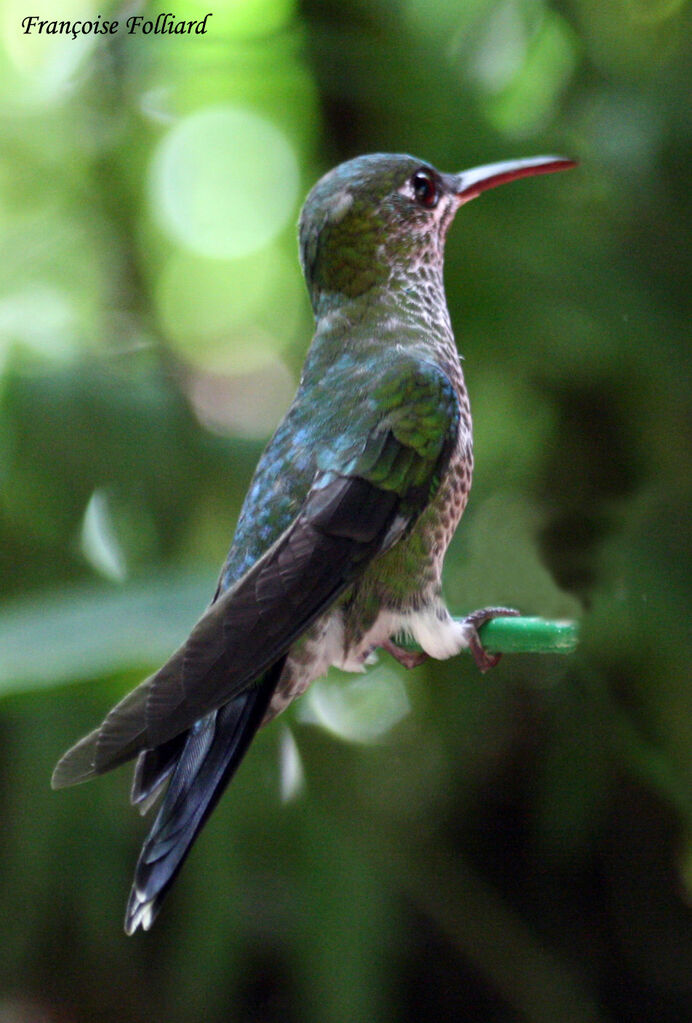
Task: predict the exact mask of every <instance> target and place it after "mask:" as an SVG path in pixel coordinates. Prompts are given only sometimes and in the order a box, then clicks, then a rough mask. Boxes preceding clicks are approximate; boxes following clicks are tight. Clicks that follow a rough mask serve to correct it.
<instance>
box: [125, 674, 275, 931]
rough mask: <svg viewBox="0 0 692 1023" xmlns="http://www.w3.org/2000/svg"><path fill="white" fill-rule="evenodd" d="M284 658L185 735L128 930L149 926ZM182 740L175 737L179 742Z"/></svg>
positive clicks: (146, 852) (139, 874)
mask: <svg viewBox="0 0 692 1023" xmlns="http://www.w3.org/2000/svg"><path fill="white" fill-rule="evenodd" d="M283 665H284V659H283V658H282V659H281V660H279V661H277V663H276V664H274V665H273V666H272V668H271V669H270V670H269V671H268V672H267V673H266V675H265V676H264V677H263V678H262V679H260V681H259V683H257V684H256V685H254V686H253V687H252V688H251V689H247V690H246V691H245V692H244V693H241V694H240V695H238V696H236V697H235V698H234V699H233V700H231V701H230V702H229V703H227V704H226V705H225V706H224V707H222V708H221V709H220V710H218V711H215V712H213V713H211V714H208V715H207V716H206V717H205V718H203V719H202V720H200V721H198V722H197V723H196V724H195V725H194V726H193V727H192V728H191V729H190V730H189V732H187V734H186V735H185V736H183V737H180V738H181V740H183V745H182V749H181V750H178V751H177V753H178V755H177V760H176V763H175V765H174V766H173V767H172V770H171V771H170V772H169V773H170V781H169V783H168V788H167V790H166V794H165V796H164V798H163V802H162V804H161V807H160V809H159V812H158V814H157V817H156V820H155V821H154V824H153V826H152V829H151V831H150V833H149V835H148V837H147V839H146V841H145V843H144V845H143V847H142V851H141V853H140V856H139V860H138V861H137V866H136V868H135V877H134V882H133V885H132V891H131V892H130V898H129V901H128V904H127V911H126V914H125V930H126V932H127V933H128V934H132V933H133V931H135V930H136V929H137V928H138V927H140V926H141V927H142V928H143V929H144V930H148V929H149V927H150V926H151V924H152V923H153V921H154V919H155V918H156V915H157V914H158V912H159V909H160V908H161V903H162V902H163V899H164V897H165V895H166V892H167V891H168V889H169V888H170V887H171V885H172V884H173V881H174V880H175V878H176V877H177V875H178V872H179V870H180V868H181V867H182V865H183V863H184V862H185V859H186V857H187V855H188V853H189V852H190V850H191V848H192V845H193V843H194V841H195V839H196V837H197V835H198V834H199V832H200V831H201V829H202V827H203V826H204V824H205V822H206V820H207V818H208V817H209V815H210V813H211V812H212V810H213V809H214V807H215V806H216V804H217V802H218V801H219V798H220V797H221V795H222V793H223V791H224V789H225V788H226V786H227V785H228V783H229V782H230V780H231V778H232V777H233V775H234V774H235V771H236V769H237V767H238V765H239V763H240V761H241V760H242V758H243V756H244V754H245V752H246V750H247V748H248V746H249V745H250V742H251V740H252V738H253V737H254V735H255V732H256V731H257V729H258V728H259V726H260V724H261V723H262V718H263V717H264V714H265V712H266V710H267V707H268V705H269V701H270V700H271V697H272V693H273V692H274V690H275V688H276V683H277V681H278V678H279V675H280V674H281V671H282V669H283ZM176 742H178V740H174V743H176Z"/></svg>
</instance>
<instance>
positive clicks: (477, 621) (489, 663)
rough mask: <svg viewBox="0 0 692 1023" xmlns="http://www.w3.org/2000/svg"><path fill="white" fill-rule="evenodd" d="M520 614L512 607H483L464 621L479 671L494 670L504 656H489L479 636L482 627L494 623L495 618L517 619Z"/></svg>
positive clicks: (470, 649)
mask: <svg viewBox="0 0 692 1023" xmlns="http://www.w3.org/2000/svg"><path fill="white" fill-rule="evenodd" d="M518 614H519V612H518V611H516V610H515V609H514V608H512V607H483V608H480V609H479V610H478V611H472V612H471V614H470V615H466V617H465V618H464V619H463V622H464V625H466V626H467V627H468V632H469V637H468V644H469V651H470V653H471V656H472V657H473V659H474V661H475V662H476V664H477V666H478V669H479V671H482V672H486V671H489V670H490V668H494V667H495V665H496V664H497V662H498V661H499V660H500V658H501V657H502V654H489V653H488V651H487V650H486V649H485V647H484V646H483V644H482V643H481V638H480V636H479V635H478V630H479V628H480V627H481V625H484V624H485V623H486V622H490V621H492V620H493V618H516V617H517V615H518Z"/></svg>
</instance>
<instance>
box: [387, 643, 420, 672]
mask: <svg viewBox="0 0 692 1023" xmlns="http://www.w3.org/2000/svg"><path fill="white" fill-rule="evenodd" d="M381 645H382V649H383V650H386V651H387V653H388V654H391V655H392V657H393V658H394V660H396V661H398V662H399V664H403V666H404V667H405V668H417V667H418V665H419V664H423V662H424V661H427V659H428V654H426V652H425V650H406V649H405V648H404V647H401V646H397V645H396V643H395V642H394V640H392V639H388V640H386V641H385V642H384V643H382V644H381Z"/></svg>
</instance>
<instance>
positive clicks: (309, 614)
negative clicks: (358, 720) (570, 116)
mask: <svg viewBox="0 0 692 1023" xmlns="http://www.w3.org/2000/svg"><path fill="white" fill-rule="evenodd" d="M573 166H574V161H572V160H568V159H565V158H562V157H557V156H538V157H533V158H530V159H520V160H511V161H506V162H502V163H492V164H488V165H485V166H481V167H476V168H473V169H471V170H466V171H463V172H461V173H458V174H448V173H441V172H440V171H438V170H436V169H435V168H434V167H432V166H430V165H429V164H427V163H425V162H423V161H421V160H418V159H416V158H414V157H412V156H407V155H393V154H382V153H377V154H372V155H367V156H360V157H357V158H355V159H352V160H349V161H347V162H346V163H342V164H341V165H339V166H338V167H336V168H335V169H333V170H331V171H330V172H329V173H327V174H326V175H325V176H324V177H322V178H321V179H320V180H319V181H318V182H317V184H316V185H315V186H314V187H313V189H312V190H311V192H310V193H309V195H308V197H307V200H306V202H305V204H304V206H303V209H302V212H301V215H300V221H299V246H300V260H301V265H302V270H303V274H304V277H305V281H306V284H307V288H308V292H309V296H310V301H311V303H312V309H313V312H314V317H315V333H314V336H313V339H312V343H311V345H310V348H309V351H308V354H307V357H306V361H305V364H304V367H303V370H302V374H301V378H300V384H299V387H298V390H297V393H296V395H295V397H294V399H293V402H292V404H291V406H290V408H289V409H288V411H287V413H286V415H285V417H284V419H283V420H282V422H281V423H280V424H279V426H278V428H277V429H276V432H275V433H274V435H273V437H272V439H271V440H270V441H269V444H268V445H267V447H266V449H265V451H264V453H263V455H262V456H261V458H260V460H259V463H258V465H257V468H256V471H255V474H254V476H253V478H252V480H251V483H250V486H249V490H248V493H247V496H246V498H245V501H244V504H243V507H242V510H241V513H240V516H239V519H238V522H237V526H236V530H235V534H234V537H233V541H232V544H231V548H230V551H229V553H228V557H227V559H226V562H225V564H224V565H223V568H222V570H221V575H220V578H219V581H218V585H217V587H216V591H215V593H214V596H213V598H212V600H211V603H210V604H209V606H208V607H207V609H206V610H205V611H204V613H203V614H202V616H201V618H200V619H199V621H198V622H197V624H196V625H195V626H194V628H193V629H192V632H191V633H190V635H189V637H188V638H187V639H186V640H185V642H184V643H183V644H182V646H181V647H179V649H178V650H176V651H175V652H174V653H173V654H172V656H171V657H170V659H169V660H168V661H167V662H166V663H165V664H164V665H163V667H161V668H160V669H159V670H158V671H156V672H155V673H154V674H153V675H151V676H149V677H148V678H147V679H145V680H144V681H143V682H142V683H140V685H139V686H138V687H137V688H136V689H134V690H133V691H132V692H131V693H130V694H129V695H127V696H125V697H124V699H122V700H121V701H120V703H118V704H117V705H116V706H115V707H114V708H113V709H112V710H111V711H110V713H109V714H108V715H107V716H106V718H105V719H104V721H103V723H102V724H101V725H100V726H99V727H98V728H96V729H95V730H94V731H92V732H91V733H89V734H88V735H87V736H85V737H84V738H83V739H81V740H80V741H79V742H78V743H77V744H76V745H75V746H73V747H72V748H71V749H70V750H68V752H67V753H65V754H64V756H63V757H62V759H61V760H60V761H59V763H58V764H57V766H56V768H55V771H54V773H53V779H52V784H53V787H54V788H63V787H64V786H68V785H73V784H75V783H77V782H82V781H86V780H87V779H89V778H92V777H94V776H95V775H100V774H103V773H104V772H106V771H109V770H111V769H112V768H115V767H118V766H119V765H120V764H123V763H125V762H126V761H129V760H134V759H135V758H136V764H135V768H134V778H133V783H132V791H131V801H132V803H133V804H134V805H137V806H139V807H140V809H141V810H142V812H145V811H146V810H148V809H149V807H150V806H152V805H153V804H154V803H155V802H156V801H157V800H159V799H160V806H159V810H158V814H157V816H156V818H155V820H154V823H153V825H152V827H151V831H150V832H149V834H148V837H147V838H146V840H145V842H144V845H143V847H142V850H141V854H140V856H139V860H138V862H137V866H136V869H135V876H134V882H133V885H132V890H131V893H130V897H129V901H128V904H127V911H126V917H125V930H126V932H127V933H128V934H132V933H133V932H134V931H136V930H137V928H139V927H141V928H142V929H143V930H149V928H150V927H151V925H152V923H153V922H154V919H155V918H156V916H157V914H158V912H159V909H160V907H161V903H162V901H163V899H164V896H165V895H166V893H167V892H168V890H169V889H170V887H171V885H172V883H173V881H174V880H175V878H176V876H177V874H178V872H179V870H180V868H181V866H182V864H183V862H184V860H185V859H186V857H187V855H188V853H189V852H190V849H191V848H192V845H193V843H194V841H195V839H196V837H197V835H198V834H199V832H200V830H201V828H202V827H203V825H204V823H205V821H206V820H207V818H208V817H209V815H210V813H211V812H212V810H213V809H214V807H215V806H216V803H217V802H218V800H219V798H220V796H221V795H222V793H223V791H224V789H225V788H226V786H227V785H228V783H229V781H230V780H231V778H232V777H233V775H234V773H235V771H236V769H237V767H238V765H239V763H240V761H241V760H242V758H243V756H244V755H245V753H246V751H247V749H248V746H249V745H250V742H251V741H252V739H253V737H254V735H255V733H256V732H257V730H258V728H259V727H260V726H261V725H262V724H263V723H266V722H268V721H269V720H271V719H272V718H274V717H275V716H276V715H277V714H279V713H280V712H281V711H282V710H284V709H285V708H286V707H287V706H288V704H289V703H291V701H292V700H294V699H295V698H296V697H298V696H300V695H301V694H302V693H303V692H305V690H306V689H307V688H308V686H309V685H310V684H311V682H313V681H314V680H315V679H317V678H319V677H320V676H321V675H323V674H324V673H325V672H326V671H327V669H328V668H329V667H330V666H331V665H335V666H337V667H338V668H341V669H342V670H345V671H354V672H359V671H364V670H365V668H366V665H367V664H368V663H369V662H371V660H372V659H373V655H374V652H375V651H376V650H377V649H378V648H381V649H384V650H385V651H387V652H388V653H389V654H390V655H391V656H393V657H394V658H395V659H396V660H397V661H399V662H400V663H401V664H403V665H405V666H406V667H408V668H411V667H414V666H416V665H417V664H420V663H421V662H422V661H423V660H424V659H425V658H426V657H432V658H438V659H444V658H448V657H452V656H454V655H455V654H457V653H459V652H460V651H461V650H464V649H468V650H469V651H470V652H471V654H472V655H473V657H474V659H475V661H476V664H477V665H478V667H479V668H480V670H481V671H485V670H487V669H488V668H490V667H492V666H493V665H494V664H495V663H496V662H497V660H498V655H497V654H494V655H493V654H491V653H489V652H488V651H486V650H485V649H484V647H483V645H482V643H481V640H480V637H479V632H478V630H479V627H480V626H481V625H482V624H483V623H484V622H486V621H488V620H490V619H492V618H496V617H499V616H505V615H514V614H518V612H517V611H515V610H513V609H511V608H504V607H488V608H482V609H480V610H478V611H474V612H473V613H471V614H469V615H467V616H466V617H465V618H461V619H458V618H453V617H452V615H451V614H450V612H449V611H448V609H447V606H446V604H445V602H444V598H443V595H442V586H441V578H442V565H443V559H444V555H445V551H446V549H447V546H448V544H449V542H450V540H451V538H452V535H453V533H454V531H455V529H456V526H457V524H458V522H459V519H460V518H461V515H462V512H463V511H464V508H465V506H466V502H467V499H468V495H469V491H470V488H471V475H472V470H473V443H472V432H471V411H470V405H469V398H468V394H467V390H466V386H465V383H464V376H463V373H462V368H461V361H460V356H459V354H458V351H457V347H456V344H455V340H454V334H453V331H452V326H451V322H450V317H449V313H448V310H447V301H446V298H445V290H444V283H443V261H444V244H445V237H446V234H447V230H448V228H449V226H450V224H451V223H452V220H453V218H454V216H455V214H456V212H457V210H458V209H459V207H460V206H462V205H464V203H466V202H468V201H469V200H471V199H473V198H475V197H476V196H478V195H480V193H481V192H484V191H486V190H487V189H490V188H494V187H496V186H497V185H501V184H504V183H506V182H510V181H514V180H515V179H517V178H522V177H526V176H529V175H534V174H547V173H551V172H553V171H560V170H565V169H568V168H570V167H573ZM402 637H409V638H413V639H414V640H415V641H416V642H417V643H418V645H419V646H420V650H419V651H412V650H411V649H407V648H406V647H405V646H404V645H402V642H403V641H402Z"/></svg>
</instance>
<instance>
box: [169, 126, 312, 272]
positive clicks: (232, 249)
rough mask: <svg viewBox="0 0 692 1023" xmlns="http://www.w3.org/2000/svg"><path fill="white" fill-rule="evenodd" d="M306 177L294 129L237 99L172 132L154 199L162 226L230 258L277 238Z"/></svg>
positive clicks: (206, 251) (203, 251)
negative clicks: (291, 137)
mask: <svg viewBox="0 0 692 1023" xmlns="http://www.w3.org/2000/svg"><path fill="white" fill-rule="evenodd" d="M298 184H299V173H298V163H297V160H296V157H295V154H294V152H293V149H292V148H291V145H290V143H289V141H288V140H287V138H286V136H285V135H284V134H283V133H282V132H281V131H280V130H279V129H278V128H276V127H275V126H274V125H273V124H271V123H270V122H269V121H267V120H266V119H264V118H263V117H259V116H258V115H257V114H254V113H252V112H251V111H249V110H242V109H236V108H233V107H215V108H211V109H206V110H202V111H200V112H198V113H195V114H192V115H191V116H190V117H186V118H185V119H184V120H182V121H181V122H180V123H179V124H177V125H176V126H175V127H174V128H173V129H172V130H171V131H170V132H168V134H167V135H166V136H165V137H164V139H163V140H162V142H161V144H160V146H159V148H158V151H157V152H156V155H155V157H154V160H153V164H152V174H151V194H152V203H153V206H154V209H155V211H156V214H157V216H158V218H159V221H160V223H161V225H162V227H163V228H164V229H165V230H166V231H167V232H168V234H169V235H170V236H171V237H172V238H173V239H175V240H176V241H177V242H179V243H180V244H181V245H184V246H186V247H187V248H189V249H191V250H192V251H194V252H197V253H199V254H200V255H204V256H210V257H216V258H222V259H228V258H232V257H238V256H244V255H247V254H248V253H250V252H254V251H255V250H256V249H259V248H261V247H262V246H263V245H266V244H267V243H268V242H269V241H271V239H272V238H274V237H275V236H276V235H277V234H278V232H279V231H280V230H281V229H282V228H283V227H284V226H285V224H286V223H287V221H288V218H289V217H290V216H291V213H292V212H293V210H294V208H295V205H296V201H297V198H298Z"/></svg>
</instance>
